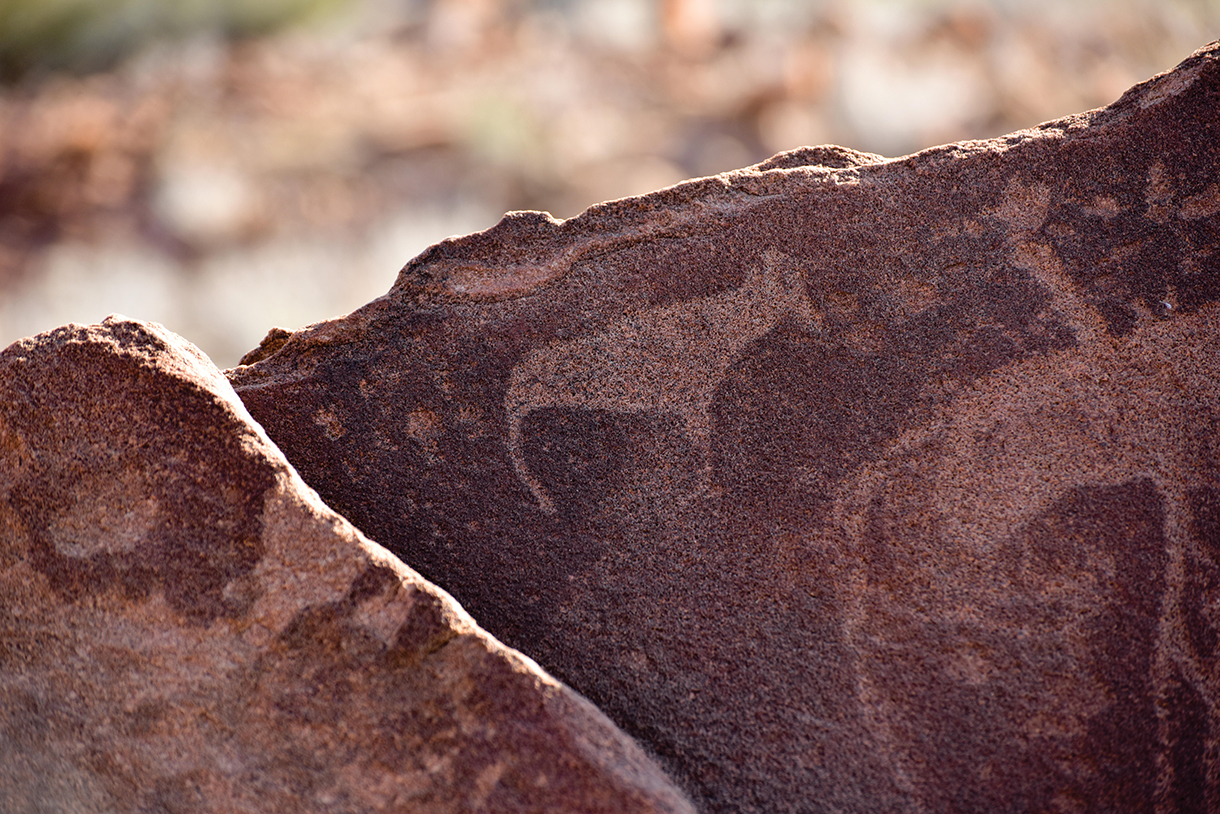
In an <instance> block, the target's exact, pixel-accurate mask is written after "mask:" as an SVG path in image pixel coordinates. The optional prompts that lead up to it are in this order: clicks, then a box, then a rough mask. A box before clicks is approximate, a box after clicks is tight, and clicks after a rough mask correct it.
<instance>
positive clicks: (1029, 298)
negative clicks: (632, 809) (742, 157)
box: [229, 44, 1220, 814]
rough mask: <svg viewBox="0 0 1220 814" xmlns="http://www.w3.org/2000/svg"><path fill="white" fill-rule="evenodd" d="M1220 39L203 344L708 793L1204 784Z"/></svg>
mask: <svg viewBox="0 0 1220 814" xmlns="http://www.w3.org/2000/svg"><path fill="white" fill-rule="evenodd" d="M1218 300H1220V44H1213V45H1211V46H1208V47H1207V48H1205V49H1202V50H1200V51H1199V52H1197V53H1195V54H1194V55H1192V56H1191V57H1189V58H1188V59H1187V60H1186V61H1185V62H1183V63H1182V64H1181V65H1180V66H1179V67H1178V68H1177V69H1175V70H1174V71H1172V72H1169V73H1167V74H1163V75H1161V76H1158V77H1155V78H1153V79H1152V80H1150V81H1148V82H1146V83H1143V84H1141V85H1139V86H1137V87H1135V88H1133V89H1132V90H1131V91H1129V92H1128V93H1127V94H1125V95H1124V96H1123V97H1122V98H1121V99H1120V100H1118V101H1117V102H1116V103H1114V104H1113V105H1111V106H1110V107H1108V108H1105V109H1102V110H1097V111H1092V112H1088V113H1083V114H1080V115H1076V116H1071V117H1069V118H1066V119H1063V120H1061V121H1056V122H1051V123H1048V124H1045V125H1042V126H1040V127H1038V128H1035V129H1032V130H1028V131H1023V132H1019V133H1014V134H1012V135H1009V136H1005V137H1002V138H998V139H994V140H991V141H980V142H969V143H961V144H953V145H949V146H945V147H939V148H936V149H931V150H928V151H926V152H923V153H919V154H917V155H914V156H910V157H907V158H902V159H897V160H886V159H883V158H881V157H879V156H875V155H865V154H860V153H856V152H853V151H850V150H845V149H842V148H837V147H819V148H809V149H804V150H797V151H794V152H791V153H786V154H781V155H779V156H776V157H775V158H773V159H771V160H770V161H767V162H765V163H763V164H760V165H758V166H755V167H751V168H748V169H745V170H741V171H739V172H732V173H727V174H725V175H721V176H717V177H714V178H708V179H703V180H699V181H694V182H690V183H686V184H683V185H680V186H677V187H673V188H670V189H666V190H662V191H659V192H657V193H654V194H651V195H648V196H645V197H641V198H634V199H625V200H621V201H615V202H610V203H606V204H602V205H600V206H597V207H594V208H592V209H590V210H589V211H587V212H586V213H584V214H583V215H581V216H580V217H577V218H573V219H571V220H568V221H564V222H559V221H555V220H553V219H551V218H550V217H549V216H547V215H545V214H541V213H528V212H526V213H513V214H510V215H509V216H507V217H506V218H505V219H504V221H503V222H501V223H500V224H499V225H498V226H496V227H495V228H493V229H490V230H488V231H487V232H483V233H480V234H476V235H471V236H468V237H463V238H457V239H451V240H447V241H445V242H443V243H440V244H438V245H436V246H434V247H432V248H431V249H429V250H428V251H426V252H425V253H424V254H422V255H421V256H419V257H418V258H416V259H415V260H413V261H412V262H411V263H410V264H409V265H407V266H406V268H404V269H403V270H402V272H401V274H400V276H399V278H398V280H397V282H396V283H395V285H394V287H393V289H392V290H391V291H390V292H389V293H388V294H387V295H386V296H384V297H382V298H380V299H378V300H376V301H374V302H372V303H370V304H369V305H368V306H366V307H364V308H362V309H360V310H359V311H356V312H355V313H353V314H351V315H349V316H348V317H345V318H342V319H338V320H334V321H331V322H327V323H322V324H318V325H315V326H311V327H309V328H306V329H302V330H300V331H298V332H296V333H294V334H292V335H291V336H285V335H283V334H279V335H276V336H274V337H272V338H271V340H270V341H269V342H268V343H266V344H265V345H264V346H263V347H262V348H261V349H259V350H256V351H254V352H252V353H251V355H250V356H249V357H248V358H247V359H246V361H247V362H248V363H249V364H247V365H243V366H241V367H238V368H236V369H234V370H233V371H230V373H229V376H230V379H231V381H232V382H233V383H234V385H235V387H236V389H237V392H238V393H239V395H240V396H241V398H242V400H243V401H244V402H245V404H246V406H247V407H248V408H249V410H250V412H251V413H252V414H253V415H254V417H255V418H256V419H258V420H259V421H260V422H262V424H263V426H264V427H266V429H267V432H268V434H269V435H270V437H271V438H272V439H274V440H275V441H276V443H277V444H279V445H280V447H281V448H282V449H283V450H284V451H285V453H286V454H287V456H288V458H289V460H291V461H292V462H293V463H294V464H295V465H296V466H297V467H298V468H299V469H300V471H301V473H302V475H303V476H304V477H305V479H306V480H307V481H308V482H309V483H311V484H312V485H313V486H315V488H317V489H318V491H319V492H320V493H321V495H322V497H323V498H324V499H325V500H326V501H327V502H328V504H330V505H331V506H333V507H335V508H336V509H337V510H338V511H340V512H342V513H343V514H344V515H345V516H346V517H348V518H349V519H351V520H352V521H353V522H354V523H356V524H357V525H358V526H359V527H360V528H361V529H363V530H364V531H365V532H366V533H368V534H369V535H370V536H372V537H374V538H375V539H377V540H379V541H381V542H383V543H384V544H386V545H387V546H389V547H390V549H391V550H393V551H394V552H395V553H397V554H398V555H399V556H401V557H402V558H403V559H404V560H405V561H406V562H408V563H410V564H411V565H412V566H413V567H415V568H418V569H419V570H420V571H421V572H422V573H423V574H424V575H425V576H427V577H428V578H429V579H433V580H435V581H436V582H437V583H438V584H440V585H441V586H443V587H444V588H446V589H447V590H449V591H451V592H452V593H453V594H454V595H455V596H456V597H457V598H458V599H459V600H460V601H461V602H462V603H463V605H464V606H465V607H466V608H467V609H468V610H470V612H471V613H472V614H473V616H474V617H475V618H476V619H478V620H479V622H480V624H482V625H484V626H485V627H486V628H487V629H488V630H489V631H491V632H492V633H494V634H495V635H496V636H498V637H500V638H501V639H502V640H504V641H505V642H507V643H509V644H511V645H512V646H514V647H517V648H519V649H521V650H522V651H523V652H525V653H527V654H529V655H530V656H532V657H533V658H535V659H537V660H538V661H539V662H540V663H541V664H542V665H543V666H544V667H545V668H546V669H548V670H551V671H553V673H554V674H555V675H557V676H559V677H561V678H562V679H563V680H564V681H566V682H568V683H569V684H570V685H571V686H573V687H574V688H576V689H578V690H579V691H580V692H582V693H584V694H585V695H586V696H588V697H589V698H590V699H591V700H593V701H594V702H595V703H597V704H598V705H599V706H600V707H601V708H602V709H603V710H604V711H605V712H606V713H607V714H608V715H609V716H610V717H611V718H613V719H614V720H615V721H616V722H617V723H618V724H619V725H621V726H622V727H624V728H625V729H626V730H627V731H628V732H629V733H631V734H633V735H635V736H636V737H637V738H639V739H640V740H642V741H643V742H644V743H645V744H646V745H647V746H648V747H649V748H650V749H651V750H653V752H654V753H655V754H657V755H658V756H659V757H660V758H661V759H662V762H663V763H664V765H665V766H666V767H667V768H668V769H670V771H671V772H672V773H673V774H674V775H675V776H676V777H677V778H678V779H679V781H680V782H681V783H682V784H683V785H684V786H685V788H686V789H687V790H688V791H689V792H690V794H691V795H692V796H693V797H694V798H695V801H696V804H697V805H698V806H700V807H701V809H702V810H704V811H708V812H746V811H750V812H796V811H801V812H807V811H808V812H815V811H826V812H831V811H835V812H900V811H901V812H991V813H993V814H994V812H1034V811H1046V812H1051V811H1059V812H1137V811H1138V812H1142V811H1154V810H1155V811H1158V812H1163V814H1169V812H1198V811H1205V810H1218V809H1220V794H1218V790H1217V785H1218V784H1220V753H1218V750H1220V721H1218V719H1217V713H1218V712H1220V706H1218V699H1220V661H1218V660H1217V653H1216V644H1217V636H1218V635H1220V634H1218V629H1220V435H1218V433H1217V426H1218V420H1220V399H1218V396H1220V302H1218Z"/></svg>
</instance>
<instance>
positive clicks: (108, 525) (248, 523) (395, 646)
mask: <svg viewBox="0 0 1220 814" xmlns="http://www.w3.org/2000/svg"><path fill="white" fill-rule="evenodd" d="M0 597H2V598H3V601H2V602H0V811H3V812H5V814H26V813H27V812H52V811H54V812H89V813H90V814H93V813H94V812H97V814H103V813H106V814H125V813H126V812H132V813H133V814H134V812H200V813H201V814H202V813H203V812H208V813H209V814H210V813H211V812H277V813H278V812H336V813H338V812H342V813H343V814H347V812H351V813H352V814H355V813H356V812H361V813H362V814H366V813H367V814H371V813H372V812H378V813H380V812H526V811H530V812H554V811H566V812H582V813H583V812H589V811H599V812H693V809H692V808H691V807H690V805H689V803H688V802H687V801H685V799H684V798H683V796H682V794H681V793H680V792H679V791H678V790H677V789H676V787H674V786H673V785H672V784H671V783H670V781H668V780H667V779H666V778H665V776H664V775H663V774H662V773H661V772H660V770H658V769H657V768H656V765H655V764H653V763H652V762H651V761H650V760H649V759H648V758H647V757H646V756H645V754H644V753H643V751H642V750H640V748H639V747H638V746H637V745H636V744H635V743H634V742H632V741H631V740H630V739H629V738H628V737H626V736H625V735H623V733H622V732H621V731H619V730H618V729H617V728H615V727H614V725H613V724H611V723H610V722H609V721H608V720H607V719H606V718H605V716H604V715H602V714H601V713H600V712H598V711H597V710H596V709H595V708H594V707H593V706H592V705H591V704H590V703H589V702H588V701H586V700H584V699H583V698H580V697H579V696H577V695H576V694H575V693H573V692H572V691H571V690H569V689H568V688H566V687H564V686H563V685H561V684H560V683H558V682H557V681H555V680H554V679H553V678H551V677H550V676H548V675H547V674H546V673H544V672H542V671H541V670H540V669H539V668H538V666H537V665H536V664H535V663H533V662H532V661H530V660H529V659H526V658H524V657H522V656H521V655H520V654H519V653H517V652H515V651H513V650H510V649H508V648H506V647H504V646H503V645H502V644H500V643H499V642H497V641H496V640H495V639H493V638H491V637H490V636H489V635H487V634H486V633H485V632H483V631H482V630H480V629H479V628H478V627H477V626H476V625H475V623H474V622H473V621H472V620H471V618H470V617H469V616H468V615H467V614H466V612H465V611H463V610H462V609H461V607H460V606H459V605H458V604H457V603H456V602H454V601H453V598H452V597H450V596H449V595H447V594H446V593H444V592H443V591H441V590H439V589H438V588H436V587H435V586H434V585H431V584H430V583H428V582H426V581H425V580H423V579H422V578H420V576H419V575H418V574H417V573H415V572H414V571H412V570H410V569H409V568H407V567H405V566H404V565H403V564H402V563H401V562H400V561H399V560H398V559H396V558H395V557H393V556H392V555H390V554H389V553H388V552H387V551H385V549H383V548H381V547H380V546H378V545H376V544H374V543H371V542H369V541H368V540H367V539H366V538H365V537H364V536H362V535H361V534H360V533H359V532H358V531H357V530H356V529H354V528H352V526H351V525H350V524H348V523H347V522H346V521H345V520H343V519H342V518H341V517H339V516H337V515H336V514H335V513H334V512H332V511H331V510H330V509H328V508H327V507H326V506H325V505H323V504H322V502H321V501H320V500H319V499H318V497H317V495H316V494H315V493H314V492H313V490H311V489H310V488H309V487H307V486H306V485H305V484H304V483H303V482H302V481H301V479H300V477H299V476H298V475H297V473H296V472H295V470H293V469H292V468H291V467H290V466H289V465H288V463H287V462H286V461H285V460H284V458H283V456H282V455H281V453H280V452H279V450H277V449H276V448H275V446H274V445H273V444H271V443H270V442H269V441H268V440H267V437H266V435H265V434H264V433H263V431H262V430H261V429H260V428H259V427H258V426H257V425H256V424H255V423H254V422H253V421H251V420H250V417H249V415H248V414H247V413H246V411H245V410H244V409H243V407H242V406H241V402H240V401H238V399H237V397H236V396H235V395H234V393H233V390H232V388H231V387H230V386H229V384H228V382H226V381H225V379H224V377H223V376H222V375H221V373H220V371H219V370H217V369H216V368H215V367H214V366H212V364H211V363H210V362H209V361H208V360H207V358H206V357H205V356H203V355H202V354H200V353H199V352H198V351H197V350H195V349H194V347H192V346H190V345H188V344H187V343H186V342H184V341H183V340H181V339H180V338H178V337H177V336H175V335H173V334H171V333H169V332H168V331H166V330H165V329H164V328H161V327H160V326H156V325H152V324H149V323H141V322H133V321H129V320H124V319H121V318H113V317H112V318H111V319H108V320H107V321H106V322H105V323H103V324H102V325H97V326H91V327H83V326H74V325H70V326H66V327H64V328H61V329H58V330H56V331H54V332H51V333H47V334H42V335H39V336H37V337H34V338H32V339H26V340H22V341H20V342H18V343H16V344H14V345H12V346H10V347H9V348H8V349H7V350H6V351H5V352H4V353H3V354H2V355H0Z"/></svg>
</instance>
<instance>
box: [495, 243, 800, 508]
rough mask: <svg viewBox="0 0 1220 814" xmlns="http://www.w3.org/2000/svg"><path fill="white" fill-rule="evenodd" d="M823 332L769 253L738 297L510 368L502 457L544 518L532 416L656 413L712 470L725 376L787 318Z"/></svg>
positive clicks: (787, 267) (645, 318)
mask: <svg viewBox="0 0 1220 814" xmlns="http://www.w3.org/2000/svg"><path fill="white" fill-rule="evenodd" d="M788 318H791V319H795V320H796V321H797V322H798V324H799V325H801V326H802V327H803V328H805V329H806V330H809V331H811V332H816V331H819V330H820V329H821V323H822V315H821V314H820V313H819V312H818V311H817V309H815V308H814V305H813V303H812V302H811V301H810V299H809V296H808V294H807V293H806V291H805V284H804V281H803V279H802V277H801V274H800V272H799V271H797V270H796V269H795V268H794V267H793V266H792V265H791V264H790V263H787V262H782V256H781V255H778V254H775V253H767V254H766V255H765V257H764V263H763V268H762V269H761V270H760V269H758V268H753V269H751V270H750V272H749V275H748V278H747V280H746V282H745V283H744V284H743V285H742V286H741V287H739V288H736V289H733V290H732V291H728V292H725V293H722V294H717V295H714V296H710V297H700V298H698V299H693V300H685V301H683V302H678V303H675V304H673V305H668V306H665V307H662V308H655V309H651V310H641V311H637V312H634V313H629V314H627V315H625V316H624V317H623V318H621V319H619V320H617V321H615V322H614V323H612V324H611V325H610V326H608V327H607V328H606V329H605V330H603V331H601V332H599V333H594V334H589V335H586V336H582V337H579V338H577V339H572V340H568V341H561V342H553V343H551V344H549V345H546V346H543V347H541V348H538V349H536V350H534V351H532V352H531V353H530V354H529V355H527V356H526V357H525V359H524V360H522V361H521V362H520V363H519V364H518V365H517V366H516V367H515V368H514V369H513V372H512V376H511V378H510V381H509V387H508V393H507V394H506V395H505V397H504V408H505V411H506V412H507V413H508V452H509V456H510V458H511V460H512V463H513V468H514V469H515V470H516V472H517V476H518V477H519V478H520V479H521V481H522V483H524V484H525V485H526V486H528V487H529V490H530V492H531V493H532V494H533V496H534V498H535V499H536V500H537V501H538V505H539V506H540V507H541V508H542V510H543V511H545V512H546V513H548V514H553V513H554V511H555V505H554V503H553V502H552V500H551V497H550V495H548V494H547V492H546V490H545V488H544V487H543V486H542V484H541V483H539V482H538V479H537V478H535V477H534V475H533V473H531V472H530V470H529V467H528V466H527V465H526V462H525V458H524V454H523V450H522V437H521V435H522V429H521V427H522V423H523V422H524V420H525V417H526V416H527V415H529V414H530V413H531V412H532V411H534V410H538V409H542V408H546V407H575V408H583V409H589V410H609V411H617V412H624V413H635V412H659V413H671V414H675V415H677V416H678V417H680V418H681V419H682V421H683V422H684V424H685V427H686V435H687V438H688V439H689V440H690V442H691V445H692V446H693V447H694V449H695V451H696V452H697V453H698V454H699V456H700V460H702V462H703V468H702V481H701V482H702V484H703V486H702V487H701V488H700V490H699V491H702V489H703V488H706V485H707V483H708V478H709V476H710V471H711V455H710V443H711V419H710V416H709V411H710V408H711V403H712V397H713V395H714V394H715V392H716V388H717V387H718V386H719V384H720V382H721V380H722V379H724V376H725V371H726V370H727V369H728V367H729V365H731V364H732V363H733V362H734V361H736V360H737V358H738V357H739V356H740V355H741V354H742V352H743V351H744V349H745V348H746V346H747V345H749V344H750V343H751V342H754V341H755V340H757V339H760V338H761V337H763V336H764V335H766V334H767V333H769V332H770V331H771V330H772V329H773V328H774V327H775V326H776V325H778V324H779V323H780V322H781V321H783V320H784V319H788Z"/></svg>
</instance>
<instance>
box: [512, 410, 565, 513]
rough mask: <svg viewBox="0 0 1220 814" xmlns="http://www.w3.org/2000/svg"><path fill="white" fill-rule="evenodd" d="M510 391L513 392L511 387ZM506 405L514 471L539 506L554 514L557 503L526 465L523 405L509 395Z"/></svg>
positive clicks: (545, 511)
mask: <svg viewBox="0 0 1220 814" xmlns="http://www.w3.org/2000/svg"><path fill="white" fill-rule="evenodd" d="M509 393H510V394H511V393H512V390H511V388H510V390H509ZM505 407H506V412H507V413H508V457H509V458H510V459H511V460H512V462H513V471H515V472H516V473H517V477H518V478H520V479H521V482H522V483H524V484H525V485H526V486H527V487H528V488H529V490H530V494H532V495H533V496H534V499H535V500H537V501H538V508H540V509H542V511H543V512H544V513H546V514H554V513H555V504H554V503H553V502H552V501H551V498H550V496H549V495H547V493H546V489H544V488H543V487H542V484H541V483H539V482H538V479H537V478H535V477H534V476H533V475H532V474H531V473H530V471H529V467H527V466H526V465H525V451H524V449H523V448H522V438H521V424H522V423H523V422H524V420H525V413H523V412H521V407H519V406H517V405H514V404H511V403H509V398H508V397H506V398H505Z"/></svg>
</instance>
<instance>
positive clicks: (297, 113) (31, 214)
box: [0, 0, 1220, 367]
mask: <svg viewBox="0 0 1220 814" xmlns="http://www.w3.org/2000/svg"><path fill="white" fill-rule="evenodd" d="M1217 37H1220V0H1111V1H1110V2H1100V1H1095V2H1089V0H1071V1H1070V2H1066V1H1065V2H1056V1H1055V0H991V2H983V1H982V0H859V1H858V2H846V1H839V2H836V1H835V0H177V1H176V2H169V0H0V347H3V346H5V345H7V344H8V343H10V342H11V341H13V340H15V339H17V338H19V337H22V336H26V335H29V334H33V333H37V332H39V331H43V330H47V329H49V328H52V327H55V326H57V325H60V324H62V323H65V322H70V321H76V322H96V321H99V320H100V319H102V318H103V317H105V316H106V315H107V314H109V313H111V312H120V313H124V314H126V315H128V316H132V317H139V318H142V319H150V320H154V321H157V322H161V323H163V324H165V325H166V326H168V327H169V328H171V329H172V330H174V331H176V332H178V333H180V334H182V335H183V336H185V337H186V338H188V339H190V340H191V341H192V342H194V343H196V344H197V345H199V346H200V347H201V348H202V349H203V350H204V351H205V352H206V353H208V354H209V355H210V356H211V357H212V359H213V361H215V362H216V363H217V364H218V365H219V366H221V367H230V366H232V365H235V364H236V363H237V360H238V359H239V358H240V356H241V355H242V354H243V353H244V352H245V351H247V350H249V349H251V348H252V347H254V346H255V345H257V344H258V342H259V340H260V339H261V338H262V337H263V335H264V334H265V333H266V332H267V329H268V328H270V327H271V326H272V325H281V326H284V327H286V328H290V329H295V328H298V327H301V326H302V325H305V324H308V323H310V322H316V321H318V320H321V319H326V318H328V317H331V316H336V315H340V314H344V313H347V312H349V311H351V310H353V309H355V308H357V307H359V306H360V305H362V304H364V303H365V302H367V301H369V300H370V299H373V298H375V297H377V296H380V295H381V294H383V293H385V292H386V291H387V290H388V289H389V287H390V285H391V284H392V283H393V281H394V278H395V275H396V274H397V271H398V269H399V268H400V267H401V266H402V265H403V264H404V263H406V262H407V261H408V260H409V259H411V257H413V256H414V255H416V254H418V253H419V252H420V251H422V250H423V249H424V248H426V247H427V246H428V245H429V244H431V243H433V242H435V241H437V240H440V239H441V238H443V237H445V236H447V235H452V234H463V233H467V232H472V231H477V230H480V229H485V228H487V227H489V226H491V225H493V224H494V223H495V222H496V221H497V220H499V218H500V216H501V215H502V214H503V213H504V212H505V211H508V210H513V209H543V210H547V211H549V212H551V213H552V214H554V215H555V216H556V217H561V218H562V217H571V216H573V215H576V214H579V213H580V212H581V211H582V210H583V209H584V208H586V207H587V206H589V205H591V204H594V203H597V202H598V201H602V200H606V199H610V198H617V197H622V196H626V195H635V194H639V193H644V192H648V191H650V190H653V189H657V188H660V187H663V186H667V185H669V184H673V183H676V182H678V181H681V180H683V179H686V178H690V177H696V176H701V175H709V174H714V173H718V172H723V171H725V170H730V169H735V168H738V167H743V166H747V165H749V164H752V163H755V162H758V161H761V160H763V159H765V158H767V157H768V156H770V155H772V154H774V153H776V152H778V151H780V150H786V149H791V148H793V147H797V146H801V145H807V144H821V143H837V144H842V145H845V146H849V147H854V148H857V149H860V150H866V151H871V152H877V153H882V154H884V155H887V156H898V155H904V154H907V153H910V152H914V151H916V150H919V149H922V148H924V147H929V146H933V145H936V144H940V143H944V142H948V141H955V140H959V139H966V138H985V137H989V136H994V135H1000V134H1002V133H1006V132H1009V131H1012V130H1017V129H1020V128H1024V127H1029V126H1032V125H1035V124H1037V123H1039V122H1042V121H1046V120H1048V119H1053V118H1057V117H1060V116H1063V115H1066V114H1069V113H1074V112H1078V111H1082V110H1086V109H1089V108H1094V107H1099V106H1102V105H1105V104H1108V103H1110V102H1112V101H1113V100H1114V99H1116V98H1117V97H1118V96H1119V95H1121V93H1122V92H1123V91H1124V90H1126V89H1127V88H1128V87H1130V86H1131V85H1133V84H1135V83H1136V82H1139V81H1142V80H1144V79H1147V78H1148V77H1150V76H1152V75H1153V74H1156V73H1158V72H1160V71H1164V70H1168V69H1170V68H1172V67H1173V66H1174V65H1175V64H1177V63H1178V62H1179V61H1181V60H1182V59H1184V58H1185V57H1186V56H1187V55H1189V54H1190V53H1191V52H1192V51H1194V50H1195V49H1197V48H1199V47H1200V46H1202V45H1204V44H1206V43H1207V42H1209V41H1211V40H1213V39H1216V38H1217Z"/></svg>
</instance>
